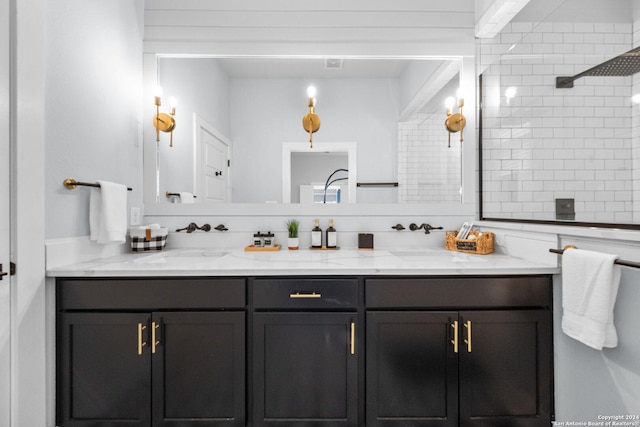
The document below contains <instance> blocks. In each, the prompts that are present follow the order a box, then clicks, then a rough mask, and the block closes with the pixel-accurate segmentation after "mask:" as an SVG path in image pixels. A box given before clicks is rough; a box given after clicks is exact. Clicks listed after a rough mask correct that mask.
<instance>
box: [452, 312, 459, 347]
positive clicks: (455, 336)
mask: <svg viewBox="0 0 640 427" xmlns="http://www.w3.org/2000/svg"><path fill="white" fill-rule="evenodd" d="M451 327H452V328H453V339H452V340H451V344H453V352H454V353H457V352H458V321H457V320H454V321H453V323H452V324H451Z"/></svg>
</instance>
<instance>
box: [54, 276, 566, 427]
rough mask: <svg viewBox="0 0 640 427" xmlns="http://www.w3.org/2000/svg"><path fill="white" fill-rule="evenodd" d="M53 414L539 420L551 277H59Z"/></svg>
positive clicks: (411, 425) (383, 421) (270, 424)
mask: <svg viewBox="0 0 640 427" xmlns="http://www.w3.org/2000/svg"><path fill="white" fill-rule="evenodd" d="M56 286H57V288H56V299H57V303H56V304H57V348H56V352H57V361H56V363H57V379H56V387H57V402H56V405H57V413H56V416H57V425H59V426H62V427H66V426H85V427H89V426H101V427H102V426H104V427H110V426H114V427H115V426H118V427H131V426H144V427H151V426H153V427H157V426H168V427H183V426H203V427H204V426H206V427H209V426H211V427H213V426H215V427H218V426H253V427H262V426H267V427H280V426H282V427H323V426H349V427H356V426H363V425H366V426H367V427H374V426H382V427H396V426H402V427H449V426H450V427H458V426H462V427H489V426H491V427H496V426H497V427H515V426H518V427H521V426H522V427H542V426H544V427H547V426H549V425H550V423H551V421H552V419H553V416H552V414H553V404H552V402H553V398H552V396H553V394H552V389H553V384H552V380H553V365H552V354H553V352H552V328H551V318H552V312H551V308H552V304H551V302H552V300H551V293H552V292H551V291H552V287H551V277H550V276H546V275H540V276H479V277H473V276H443V277H435V276H426V277H407V276H400V277H383V276H375V277H331V276H328V277H325V278H311V277H306V276H303V277H291V276H288V277H281V278H275V277H257V278H188V277H183V278H158V279H154V278H149V279H101V278H94V279H80V278H71V279H58V280H57V284H56Z"/></svg>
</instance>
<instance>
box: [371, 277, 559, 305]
mask: <svg viewBox="0 0 640 427" xmlns="http://www.w3.org/2000/svg"><path fill="white" fill-rule="evenodd" d="M365 294H366V306H367V308H368V309H370V308H373V309H375V308H425V309H429V308H436V309H443V308H455V309H464V308H468V309H474V308H478V309H481V308H492V307H496V308H500V307H550V306H551V277H550V276H496V277H487V276H482V277H435V276H434V277H426V278H425V277H417V278H384V279H368V280H367V281H366V283H365Z"/></svg>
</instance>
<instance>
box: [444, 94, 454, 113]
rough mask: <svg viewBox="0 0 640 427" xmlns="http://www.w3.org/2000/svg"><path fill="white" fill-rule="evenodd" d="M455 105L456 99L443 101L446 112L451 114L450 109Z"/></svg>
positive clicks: (451, 97) (451, 98)
mask: <svg viewBox="0 0 640 427" xmlns="http://www.w3.org/2000/svg"><path fill="white" fill-rule="evenodd" d="M455 104H456V99H455V98H454V97H453V96H450V97H448V98H447V99H446V100H445V101H444V106H445V107H447V111H448V112H451V109H452V108H453V106H454V105H455Z"/></svg>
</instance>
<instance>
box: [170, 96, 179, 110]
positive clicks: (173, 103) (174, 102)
mask: <svg viewBox="0 0 640 427" xmlns="http://www.w3.org/2000/svg"><path fill="white" fill-rule="evenodd" d="M169 105H170V106H171V108H176V106H177V105H178V100H177V99H176V97H175V96H171V97H169Z"/></svg>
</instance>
